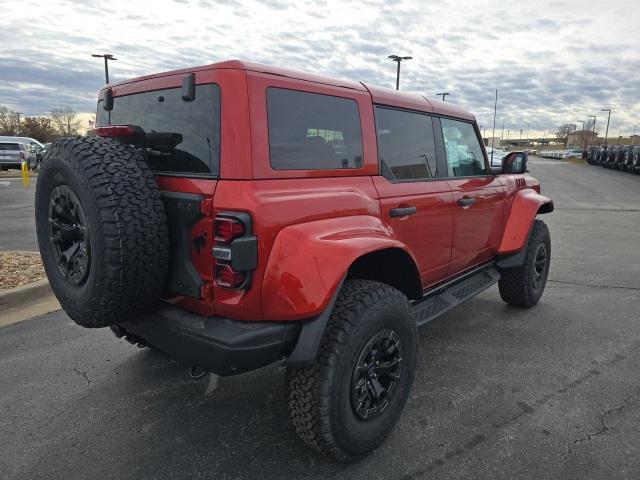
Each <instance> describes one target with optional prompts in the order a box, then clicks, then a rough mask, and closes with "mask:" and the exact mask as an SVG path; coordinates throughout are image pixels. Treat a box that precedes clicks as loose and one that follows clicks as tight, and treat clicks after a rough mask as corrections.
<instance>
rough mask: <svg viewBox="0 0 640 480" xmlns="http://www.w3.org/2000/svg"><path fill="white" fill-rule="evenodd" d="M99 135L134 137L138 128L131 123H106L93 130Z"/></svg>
mask: <svg viewBox="0 0 640 480" xmlns="http://www.w3.org/2000/svg"><path fill="white" fill-rule="evenodd" d="M93 133H95V134H96V135H97V136H99V137H133V136H134V135H135V134H136V130H135V129H134V128H133V127H132V126H131V125H106V126H104V127H96V128H95V130H94V131H93Z"/></svg>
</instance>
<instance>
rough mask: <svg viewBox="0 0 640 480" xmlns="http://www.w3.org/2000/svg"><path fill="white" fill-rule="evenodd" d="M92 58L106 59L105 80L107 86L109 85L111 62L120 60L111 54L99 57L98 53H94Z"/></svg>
mask: <svg viewBox="0 0 640 480" xmlns="http://www.w3.org/2000/svg"><path fill="white" fill-rule="evenodd" d="M91 56H92V57H96V58H104V79H105V83H106V84H107V83H109V60H118V59H117V58H116V57H114V56H113V55H111V54H110V53H104V54H102V55H99V54H97V53H92V54H91Z"/></svg>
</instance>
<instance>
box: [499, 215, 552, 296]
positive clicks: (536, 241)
mask: <svg viewBox="0 0 640 480" xmlns="http://www.w3.org/2000/svg"><path fill="white" fill-rule="evenodd" d="M526 249H527V251H526V255H525V259H524V263H523V264H522V266H520V267H517V268H510V269H506V270H503V271H502V272H501V273H502V278H500V281H499V282H498V287H499V289H500V296H501V297H502V300H504V301H505V302H507V303H508V304H510V305H514V306H516V307H522V308H530V307H533V306H534V305H535V304H536V303H538V301H539V300H540V297H542V292H544V287H545V285H546V284H547V277H548V275H549V266H550V264H551V237H550V235H549V229H548V228H547V225H546V224H545V223H544V222H543V221H542V220H534V223H533V229H532V230H531V235H530V236H529V242H528V243H527V246H526Z"/></svg>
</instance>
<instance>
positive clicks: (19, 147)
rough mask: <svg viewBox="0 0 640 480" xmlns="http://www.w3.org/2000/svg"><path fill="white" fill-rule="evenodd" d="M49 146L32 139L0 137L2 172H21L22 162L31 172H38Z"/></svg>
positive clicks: (0, 168) (0, 164)
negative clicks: (9, 170) (15, 170)
mask: <svg viewBox="0 0 640 480" xmlns="http://www.w3.org/2000/svg"><path fill="white" fill-rule="evenodd" d="M49 145H51V144H50V143H45V144H42V143H40V142H39V141H37V140H35V139H33V138H30V137H5V136H0V170H2V171H6V170H8V169H10V168H13V169H17V170H20V169H21V168H22V162H26V164H27V166H28V167H29V170H37V169H38V167H39V165H40V161H41V160H42V157H43V156H44V154H45V153H46V151H47V148H48V146H49Z"/></svg>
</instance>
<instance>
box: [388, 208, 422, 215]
mask: <svg viewBox="0 0 640 480" xmlns="http://www.w3.org/2000/svg"><path fill="white" fill-rule="evenodd" d="M414 213H416V207H398V208H392V209H391V210H389V215H390V216H392V217H406V216H407V215H413V214H414Z"/></svg>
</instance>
